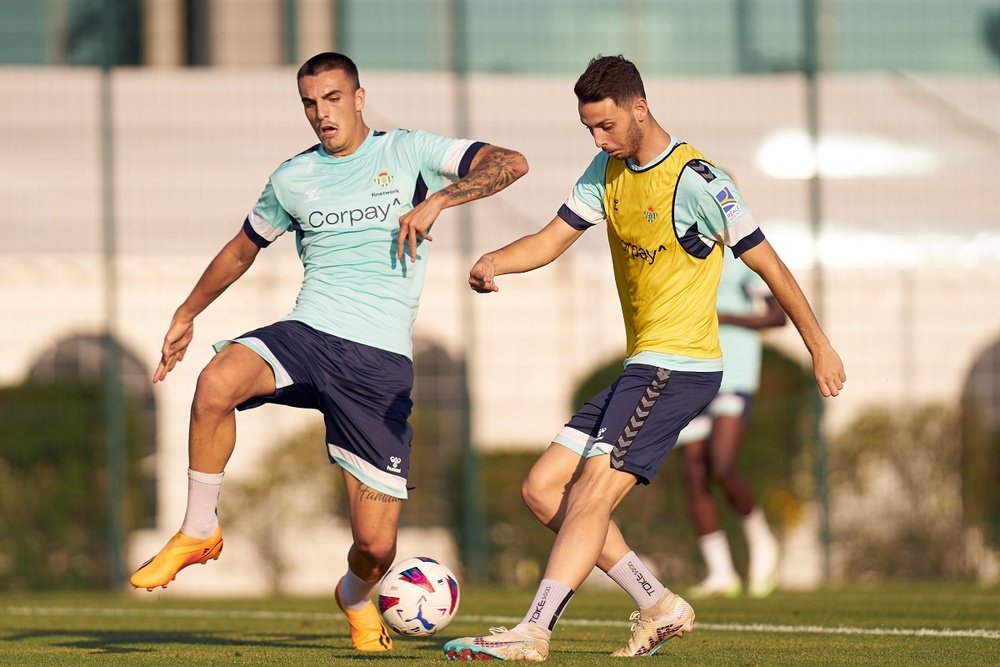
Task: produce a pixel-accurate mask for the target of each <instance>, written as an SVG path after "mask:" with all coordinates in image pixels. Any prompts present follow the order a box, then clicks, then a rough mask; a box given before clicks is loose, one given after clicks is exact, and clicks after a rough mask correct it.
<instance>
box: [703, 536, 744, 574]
mask: <svg viewBox="0 0 1000 667" xmlns="http://www.w3.org/2000/svg"><path fill="white" fill-rule="evenodd" d="M698 546H700V547H701V555H702V557H704V559H705V565H706V567H708V577H707V578H708V579H712V580H716V579H721V580H732V579H739V575H737V574H736V567H735V566H734V565H733V555H732V553H731V552H730V551H729V540H727V539H726V534H725V533H724V532H722V531H721V530H717V531H715V532H714V533H709V534H708V535H702V536H701V537H699V538H698Z"/></svg>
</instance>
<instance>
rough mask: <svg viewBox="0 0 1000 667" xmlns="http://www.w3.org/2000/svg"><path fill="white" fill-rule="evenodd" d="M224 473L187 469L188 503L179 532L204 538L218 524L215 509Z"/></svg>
mask: <svg viewBox="0 0 1000 667" xmlns="http://www.w3.org/2000/svg"><path fill="white" fill-rule="evenodd" d="M225 474H226V473H224V472H220V473H210V472H198V471H197V470H191V469H188V504H187V512H186V513H185V514H184V523H182V524H181V532H182V533H184V534H185V535H190V536H191V537H198V538H201V539H205V538H206V537H210V536H211V535H212V533H214V532H215V529H216V528H218V526H219V517H218V515H217V514H216V510H217V509H218V506H219V492H220V491H221V490H222V476H223V475H225Z"/></svg>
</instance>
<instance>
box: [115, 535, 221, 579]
mask: <svg viewBox="0 0 1000 667" xmlns="http://www.w3.org/2000/svg"><path fill="white" fill-rule="evenodd" d="M221 552H222V529H221V528H216V529H215V532H214V533H212V535H211V536H209V537H207V538H205V539H199V538H197V537H190V536H189V535H185V534H184V533H180V532H178V533H177V534H176V535H174V536H173V537H171V538H170V541H169V542H167V544H166V546H165V547H163V548H162V549H160V553H158V554H156V555H155V556H153V557H152V558H150V559H149V560H147V561H146V562H145V563H143V564H142V565H141V566H139V569H138V570H136V571H135V572H134V573H133V574H132V578H131V579H130V580H129V582H130V583H131V584H132V585H133V586H134V587H136V588H145V589H146V590H148V591H151V590H153V589H154V588H156V587H157V586H163V587H164V588H166V587H167V584H169V583H170V582H171V581H173V580H174V577H176V576H177V573H178V572H180V571H181V570H183V569H184V568H186V567H187V566H188V565H194V564H195V563H202V564H204V563H207V562H208V561H210V560H215V559H217V558H218V557H219V554H220V553H221Z"/></svg>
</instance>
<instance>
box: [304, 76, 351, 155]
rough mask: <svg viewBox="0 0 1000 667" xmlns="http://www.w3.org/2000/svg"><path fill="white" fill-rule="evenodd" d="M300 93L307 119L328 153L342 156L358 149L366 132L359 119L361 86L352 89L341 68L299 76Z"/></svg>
mask: <svg viewBox="0 0 1000 667" xmlns="http://www.w3.org/2000/svg"><path fill="white" fill-rule="evenodd" d="M299 95H300V96H301V97H302V107H303V109H304V110H305V112H306V118H308V119H309V124H310V125H311V126H312V128H313V132H315V133H316V136H317V137H318V138H319V140H320V143H322V144H323V148H325V149H326V152H327V153H329V154H330V155H334V156H337V157H342V156H344V155H350V154H351V153H353V152H354V151H355V150H357V148H358V146H360V145H361V142H362V141H364V140H365V136H366V134H367V128H365V124H364V121H363V120H362V118H361V110H362V109H364V107H365V89H364V88H355V87H354V83H353V82H352V81H351V79H350V77H348V76H347V73H346V72H344V71H343V70H339V69H331V70H327V71H326V72H320V73H319V74H317V75H316V76H304V77H302V78H301V79H299Z"/></svg>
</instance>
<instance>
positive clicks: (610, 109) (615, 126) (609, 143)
mask: <svg viewBox="0 0 1000 667" xmlns="http://www.w3.org/2000/svg"><path fill="white" fill-rule="evenodd" d="M636 114H637V109H636V107H635V105H630V106H626V107H620V106H618V105H617V104H615V101H614V100H612V99H611V98H610V97H606V98H604V99H603V100H601V101H600V102H585V103H583V104H581V105H580V122H581V123H583V124H584V125H586V126H587V129H588V130H590V135H591V136H592V137H594V144H596V145H597V147H598V148H600V149H601V150H602V151H604V152H605V153H607V154H608V155H610V156H611V157H613V158H617V159H619V160H627V159H629V158H632V157H635V155H636V153H638V152H639V145H640V144H641V143H642V127H641V126H640V125H639V121H638V118H637V117H636Z"/></svg>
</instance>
